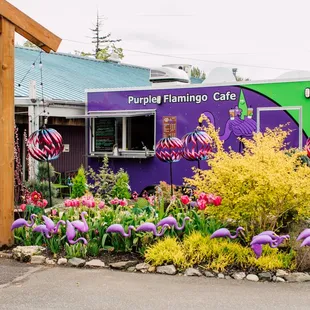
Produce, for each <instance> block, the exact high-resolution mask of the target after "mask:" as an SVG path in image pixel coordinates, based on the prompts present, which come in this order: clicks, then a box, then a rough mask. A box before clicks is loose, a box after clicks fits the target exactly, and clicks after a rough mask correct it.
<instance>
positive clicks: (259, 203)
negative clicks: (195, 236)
mask: <svg viewBox="0 0 310 310" xmlns="http://www.w3.org/2000/svg"><path fill="white" fill-rule="evenodd" d="M211 131H212V128H211ZM209 134H210V128H209ZM288 135H289V131H285V130H284V129H283V126H280V127H278V128H275V129H274V130H269V129H268V130H266V131H265V133H255V134H254V136H253V139H251V140H247V139H241V141H242V142H243V143H244V146H245V148H244V152H243V154H240V153H238V152H234V151H233V150H230V151H228V152H225V151H224V150H223V148H222V146H221V143H220V141H219V140H215V141H216V144H217V152H215V153H213V154H212V156H210V158H209V160H208V163H209V166H210V167H211V169H209V170H197V169H195V174H194V176H193V178H191V179H186V180H185V181H186V183H187V184H189V185H192V186H195V187H196V189H197V192H206V193H213V194H216V195H219V196H221V197H222V198H223V200H222V205H221V206H219V207H217V206H211V207H210V208H209V209H208V213H209V216H211V217H215V218H216V219H218V220H221V221H224V222H226V221H227V222H233V223H235V226H238V225H240V226H243V227H244V228H245V229H246V231H247V235H248V238H251V237H252V236H253V235H254V234H256V233H258V232H261V231H263V230H269V229H270V230H278V229H280V228H281V227H282V226H284V225H287V223H288V222H289V221H292V220H297V219H299V218H304V217H309V216H310V191H309V174H310V170H309V167H307V165H302V164H301V162H300V156H301V155H302V154H303V152H300V151H294V152H290V153H289V154H288V151H287V150H286V149H285V147H286V145H285V139H286V138H287V136H288ZM213 136H216V132H214V130H213Z"/></svg>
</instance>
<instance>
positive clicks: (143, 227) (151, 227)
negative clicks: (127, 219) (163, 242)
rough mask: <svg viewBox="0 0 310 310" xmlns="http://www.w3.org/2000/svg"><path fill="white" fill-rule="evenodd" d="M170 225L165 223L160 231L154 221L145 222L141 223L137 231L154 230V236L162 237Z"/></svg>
mask: <svg viewBox="0 0 310 310" xmlns="http://www.w3.org/2000/svg"><path fill="white" fill-rule="evenodd" d="M169 227H170V226H169V225H168V224H165V225H163V227H162V229H161V231H160V232H159V233H158V232H157V229H156V226H155V224H153V223H143V224H141V225H140V226H139V227H138V228H137V229H136V232H141V231H143V232H152V233H153V235H154V236H156V237H161V236H162V235H163V234H164V233H165V231H166V228H169Z"/></svg>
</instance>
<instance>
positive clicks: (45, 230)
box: [32, 225, 52, 239]
mask: <svg viewBox="0 0 310 310" xmlns="http://www.w3.org/2000/svg"><path fill="white" fill-rule="evenodd" d="M32 231H34V232H39V233H41V234H42V235H43V236H45V237H46V238H47V239H51V238H52V234H51V231H50V230H49V229H48V228H47V227H46V225H38V226H36V227H35V228H34V229H33V230H32Z"/></svg>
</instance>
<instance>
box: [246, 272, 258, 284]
mask: <svg viewBox="0 0 310 310" xmlns="http://www.w3.org/2000/svg"><path fill="white" fill-rule="evenodd" d="M246 279H247V280H248V281H253V282H258V280H259V278H258V276H257V275H256V274H252V273H250V274H248V275H247V276H246Z"/></svg>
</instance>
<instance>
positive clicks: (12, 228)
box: [11, 214, 37, 231]
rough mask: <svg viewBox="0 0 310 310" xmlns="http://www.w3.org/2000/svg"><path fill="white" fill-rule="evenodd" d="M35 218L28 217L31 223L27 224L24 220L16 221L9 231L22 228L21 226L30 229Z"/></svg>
mask: <svg viewBox="0 0 310 310" xmlns="http://www.w3.org/2000/svg"><path fill="white" fill-rule="evenodd" d="M35 217H37V216H36V215H35V214H31V215H30V220H31V223H28V222H27V221H26V220H25V219H18V220H16V221H14V222H13V224H12V226H11V231H12V230H14V229H16V228H19V227H23V226H26V227H32V226H33V225H34V219H35Z"/></svg>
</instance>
